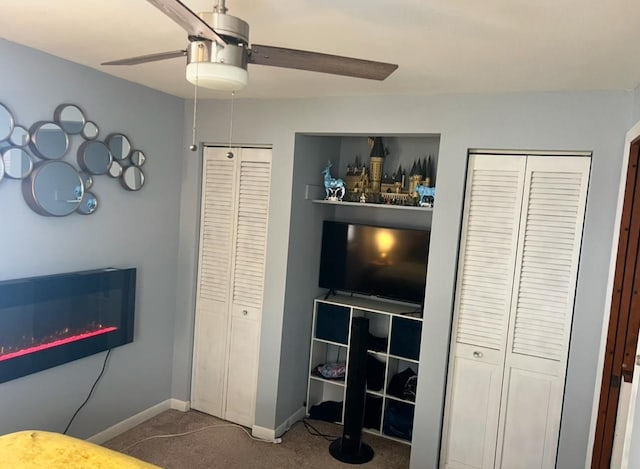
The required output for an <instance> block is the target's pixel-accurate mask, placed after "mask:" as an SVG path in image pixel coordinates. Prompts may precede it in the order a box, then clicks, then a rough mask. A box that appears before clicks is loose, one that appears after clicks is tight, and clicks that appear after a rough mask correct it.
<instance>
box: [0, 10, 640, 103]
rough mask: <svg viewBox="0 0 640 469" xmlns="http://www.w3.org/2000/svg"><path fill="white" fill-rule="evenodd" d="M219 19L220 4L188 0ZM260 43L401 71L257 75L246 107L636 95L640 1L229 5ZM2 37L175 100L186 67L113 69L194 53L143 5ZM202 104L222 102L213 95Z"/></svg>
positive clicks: (80, 14) (10, 15) (15, 22)
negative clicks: (478, 96)
mask: <svg viewBox="0 0 640 469" xmlns="http://www.w3.org/2000/svg"><path fill="white" fill-rule="evenodd" d="M183 2H184V3H185V4H187V5H188V6H189V7H190V8H191V9H193V10H194V11H207V10H208V11H210V10H212V7H213V0H183ZM227 7H228V8H229V14H232V15H234V16H238V17H240V18H242V19H244V20H245V21H247V22H248V23H249V24H250V25H251V42H255V43H260V44H268V45H274V46H282V47H291V48H297V49H306V50H312V51H317V52H325V53H331V54H338V55H347V56H353V57H358V58H364V59H371V60H379V61H384V62H392V63H397V64H399V66H400V68H399V69H398V70H397V71H395V72H394V73H393V74H392V75H391V76H390V77H389V78H388V79H387V80H386V81H384V82H377V81H369V80H361V79H355V78H345V77H336V76H331V75H326V74H321V73H313V72H303V71H298V70H287V69H279V68H272V67H264V66H255V65H252V66H250V67H249V80H250V84H249V86H248V87H247V88H246V89H245V90H243V91H241V92H239V93H237V97H309V96H345V95H392V94H405V95H407V94H411V95H415V94H420V95H423V94H441V93H478V92H479V93H490V92H516V91H550V90H605V89H632V88H634V87H635V86H636V85H637V84H638V83H639V82H640V46H639V42H638V39H639V38H640V26H639V25H640V21H639V20H640V1H638V0H528V1H524V0H483V1H481V0H324V1H317V0H228V1H227ZM0 12H1V14H0V37H4V38H5V39H8V40H10V41H13V42H17V43H20V44H25V45H27V46H30V47H34V48H36V49H40V50H43V51H46V52H49V53H51V54H53V55H56V56H59V57H63V58H65V59H68V60H71V61H74V62H78V63H81V64H85V65H88V66H90V67H93V68H96V69H98V70H101V71H104V72H106V73H110V74H112V75H115V76H118V77H122V78H125V79H127V80H130V81H134V82H137V83H142V84H144V85H147V86H149V87H151V88H155V89H158V90H162V91H165V92H167V93H170V94H174V95H176V96H182V97H185V98H189V97H192V96H193V87H192V86H191V85H189V84H188V83H187V82H186V80H185V78H184V65H185V59H183V58H179V59H172V60H168V61H164V62H158V63H153V64H144V65H136V66H129V67H102V66H100V65H99V64H100V63H101V62H103V61H107V60H114V59H119V58H125V57H131V56H136V55H144V54H149V53H155V52H162V51H169V50H177V49H183V48H185V46H186V42H187V38H186V33H184V32H183V30H182V29H181V28H180V27H179V26H177V25H176V24H174V23H173V22H172V21H171V20H170V19H169V18H167V17H166V16H164V15H163V14H162V13H161V12H160V11H159V10H157V9H156V8H155V7H153V6H152V5H151V4H149V3H147V2H146V1H144V0H102V1H98V0H82V1H78V0H2V6H1V10H0ZM199 94H200V96H201V97H221V96H220V95H218V94H216V93H215V92H212V91H208V90H207V91H202V92H199Z"/></svg>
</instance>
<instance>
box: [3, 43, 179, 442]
mask: <svg viewBox="0 0 640 469" xmlns="http://www.w3.org/2000/svg"><path fill="white" fill-rule="evenodd" d="M0 57H2V63H3V64H4V65H3V72H2V77H1V78H0V102H2V103H4V104H6V105H7V106H9V107H10V108H11V109H12V110H13V112H14V113H15V115H16V117H17V120H18V122H19V123H21V124H23V125H30V124H32V123H33V122H35V121H37V120H41V119H49V120H50V119H52V118H53V111H54V109H55V107H56V105H58V104H60V103H65V102H70V103H76V104H78V105H79V106H80V107H81V108H82V109H83V110H84V111H85V113H86V114H87V115H88V116H89V118H90V119H92V120H94V121H95V122H96V123H97V124H98V125H99V126H100V136H101V137H102V138H104V137H105V136H106V135H107V134H108V133H110V132H115V131H122V132H124V133H126V134H127V135H128V136H130V138H131V139H132V141H133V143H134V145H135V146H136V147H138V148H140V149H142V150H143V151H144V152H145V153H146V154H147V155H148V162H147V164H146V166H145V168H144V169H145V172H146V175H147V184H146V186H145V187H144V188H143V189H142V190H141V191H140V192H137V193H132V192H127V191H125V190H123V189H122V188H121V187H120V184H119V183H118V182H117V181H115V180H112V179H110V178H109V177H108V176H100V177H98V178H96V183H95V186H94V191H95V193H96V194H97V196H98V198H99V202H100V207H99V209H98V211H97V212H96V213H95V214H94V215H91V216H89V217H84V216H82V215H75V214H73V215H71V216H69V217H64V218H48V217H42V216H40V215H37V214H36V213H34V212H32V211H31V210H30V209H29V208H28V207H27V205H26V204H25V202H24V200H23V198H22V193H21V190H20V182H19V181H13V180H8V179H4V180H3V181H2V182H0V220H2V222H1V223H0V226H1V229H0V246H3V248H4V249H3V251H2V256H1V259H0V280H5V279H11V278H21V277H28V276H34V275H43V274H51V273H58V272H68V271H76V270H86V269H94V268H100V267H108V266H114V267H137V268H138V285H137V286H138V292H137V304H136V309H137V311H136V313H137V317H136V325H135V340H134V342H133V343H132V344H129V345H126V346H123V347H120V348H117V349H114V351H113V353H112V355H111V359H110V362H109V366H108V368H107V370H106V373H105V375H104V377H103V380H102V382H101V383H100V385H99V386H98V387H97V389H96V392H95V394H94V396H93V398H92V400H91V401H90V402H89V403H88V404H87V406H86V407H85V408H84V409H83V410H82V412H81V413H80V414H79V415H78V417H77V419H76V421H75V423H74V425H73V427H72V428H71V434H73V435H78V436H81V437H88V436H91V435H93V434H96V433H98V432H100V431H102V430H104V429H105V428H107V427H109V426H111V425H114V424H115V423H118V422H120V421H122V420H124V419H126V418H128V417H130V416H132V415H134V414H136V413H138V412H140V411H142V410H145V409H147V408H149V407H151V406H153V405H155V404H157V403H158V402H161V401H163V400H165V399H168V398H170V397H171V359H172V344H173V315H174V307H173V305H174V304H175V293H174V292H175V281H176V258H177V247H178V244H177V243H178V223H179V218H178V210H179V196H180V185H181V177H180V176H181V173H180V171H181V165H180V158H182V150H181V142H182V136H183V132H182V125H183V120H184V116H183V111H184V105H183V101H182V100H181V99H178V98H175V97H171V96H168V95H165V94H162V93H160V92H157V91H153V90H150V89H148V88H145V87H142V86H140V85H135V84H132V83H130V82H126V81H124V80H120V79H116V78H114V77H110V76H108V75H106V74H103V73H100V72H98V71H95V70H92V69H90V68H87V67H83V66H80V65H77V64H73V63H71V62H67V61H64V60H61V59H58V58H55V57H53V56H50V55H47V54H44V53H41V52H38V51H35V50H33V49H29V48H26V47H22V46H19V45H16V44H13V43H10V42H6V41H4V40H0ZM79 139H80V137H75V138H74V140H75V141H76V144H77V141H78V140H79ZM65 159H66V160H68V161H71V160H72V155H68V156H67V157H65ZM104 356H105V354H104V353H102V354H99V355H94V356H91V357H87V358H84V359H81V360H77V361H75V362H72V363H68V364H65V365H62V366H59V367H56V368H52V369H49V370H47V371H43V372H40V373H37V374H33V375H30V376H27V377H24V378H20V379H17V380H14V381H10V382H7V383H3V384H0V416H2V417H1V418H0V434H3V433H7V432H12V431H16V430H21V429H32V428H35V429H44V430H54V431H62V430H63V429H64V427H65V425H66V423H67V421H68V420H69V418H70V417H71V415H72V414H73V412H74V411H75V409H76V408H77V407H78V406H79V405H80V404H81V403H82V401H83V400H84V399H85V397H86V395H87V393H88V392H89V388H90V387H91V385H92V383H93V381H94V380H95V378H96V376H97V375H98V372H99V371H100V368H101V366H102V360H103V358H104Z"/></svg>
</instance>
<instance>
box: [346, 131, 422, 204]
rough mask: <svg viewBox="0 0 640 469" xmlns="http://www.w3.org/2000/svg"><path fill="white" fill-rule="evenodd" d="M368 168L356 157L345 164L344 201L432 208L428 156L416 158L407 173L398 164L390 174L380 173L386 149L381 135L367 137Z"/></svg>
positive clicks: (386, 152)
mask: <svg viewBox="0 0 640 469" xmlns="http://www.w3.org/2000/svg"><path fill="white" fill-rule="evenodd" d="M369 145H370V146H371V153H370V155H369V167H368V168H367V167H366V166H365V164H364V162H362V161H360V157H359V156H356V159H355V161H354V163H353V164H349V165H347V175H346V176H345V177H344V178H343V180H344V185H345V187H346V194H345V196H344V200H346V201H349V202H368V203H378V204H391V205H410V206H413V205H420V206H426V207H433V201H434V196H435V187H434V186H435V184H434V178H433V163H432V161H431V160H432V158H431V155H429V156H428V157H424V158H423V159H420V158H417V159H416V161H414V162H413V165H412V166H411V170H410V171H409V174H408V175H407V172H406V170H405V169H403V168H402V165H399V166H398V169H397V170H396V171H395V172H394V173H392V174H391V175H390V176H389V175H388V174H387V173H385V172H384V161H385V157H386V156H387V155H388V153H389V152H388V150H387V149H386V148H385V147H384V144H383V141H382V137H370V138H369Z"/></svg>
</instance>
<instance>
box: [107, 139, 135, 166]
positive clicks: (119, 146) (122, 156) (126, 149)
mask: <svg viewBox="0 0 640 469" xmlns="http://www.w3.org/2000/svg"><path fill="white" fill-rule="evenodd" d="M106 143H107V146H108V147H109V150H111V154H112V155H113V158H114V159H116V160H126V159H127V158H129V155H130V154H131V142H130V141H129V138H128V137H127V136H126V135H124V134H111V135H109V136H108V137H107V140H106Z"/></svg>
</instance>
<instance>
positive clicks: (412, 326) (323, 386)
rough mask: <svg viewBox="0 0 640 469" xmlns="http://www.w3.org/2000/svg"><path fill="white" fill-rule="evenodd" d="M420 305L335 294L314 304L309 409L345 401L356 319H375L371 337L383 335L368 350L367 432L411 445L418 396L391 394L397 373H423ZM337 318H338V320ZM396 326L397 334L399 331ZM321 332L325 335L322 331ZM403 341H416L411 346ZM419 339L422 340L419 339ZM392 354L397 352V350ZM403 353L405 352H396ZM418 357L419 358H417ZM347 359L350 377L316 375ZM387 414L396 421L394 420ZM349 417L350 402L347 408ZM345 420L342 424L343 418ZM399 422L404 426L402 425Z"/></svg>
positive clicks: (370, 321) (365, 429) (372, 322)
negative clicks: (317, 370) (320, 367)
mask: <svg viewBox="0 0 640 469" xmlns="http://www.w3.org/2000/svg"><path fill="white" fill-rule="evenodd" d="M418 311H420V308H419V306H418V305H410V304H405V303H397V302H387V301H383V300H378V299H372V298H365V297H359V296H347V295H335V296H331V297H329V298H326V299H324V298H318V299H316V301H315V303H314V316H313V331H312V340H311V357H310V362H309V365H310V374H309V393H308V399H307V413H308V414H309V413H310V410H311V407H313V406H314V405H317V404H320V403H322V402H326V401H336V402H344V400H345V397H346V389H347V386H348V375H349V369H350V366H352V365H350V364H349V356H348V353H349V347H350V338H349V335H350V332H351V321H352V319H353V318H354V317H365V318H367V319H369V333H370V336H374V337H377V338H378V339H379V340H378V343H377V346H375V349H371V347H369V350H368V352H367V365H366V366H367V379H368V382H367V391H366V394H365V426H364V431H366V432H368V433H372V434H376V435H380V436H383V437H386V438H390V439H393V440H397V441H401V442H403V443H410V432H411V428H409V430H408V432H407V429H406V426H407V422H409V421H411V426H412V422H413V410H411V411H409V410H407V407H406V406H410V407H411V408H413V407H414V402H413V401H414V400H415V395H414V396H412V397H411V396H406V395H405V394H404V393H403V391H400V392H398V393H397V395H393V394H389V384H390V383H391V380H392V379H393V377H394V376H395V375H396V374H398V373H401V372H403V371H405V370H407V369H411V370H413V372H415V373H416V374H417V373H418V367H419V364H418V356H419V351H420V343H419V340H420V331H421V328H422V319H421V318H420V317H416V316H418V315H419V313H418ZM333 320H335V322H332V321H333ZM394 327H395V332H394ZM318 334H320V335H318ZM398 341H414V342H413V343H411V344H409V346H406V344H399V343H398ZM415 341H417V343H416V342H415ZM392 352H395V354H394V353H392ZM396 354H399V355H396ZM414 357H415V358H414ZM344 361H346V365H347V370H346V376H345V380H344V381H342V380H328V379H326V378H322V377H319V376H317V375H316V374H315V373H314V370H315V368H316V367H317V366H318V365H321V364H324V363H335V362H344ZM372 383H374V385H373V386H372ZM387 415H388V416H389V418H390V419H391V421H390V422H389V421H388V419H387ZM342 418H344V406H343V408H342ZM338 423H341V422H338ZM398 425H399V426H398Z"/></svg>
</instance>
